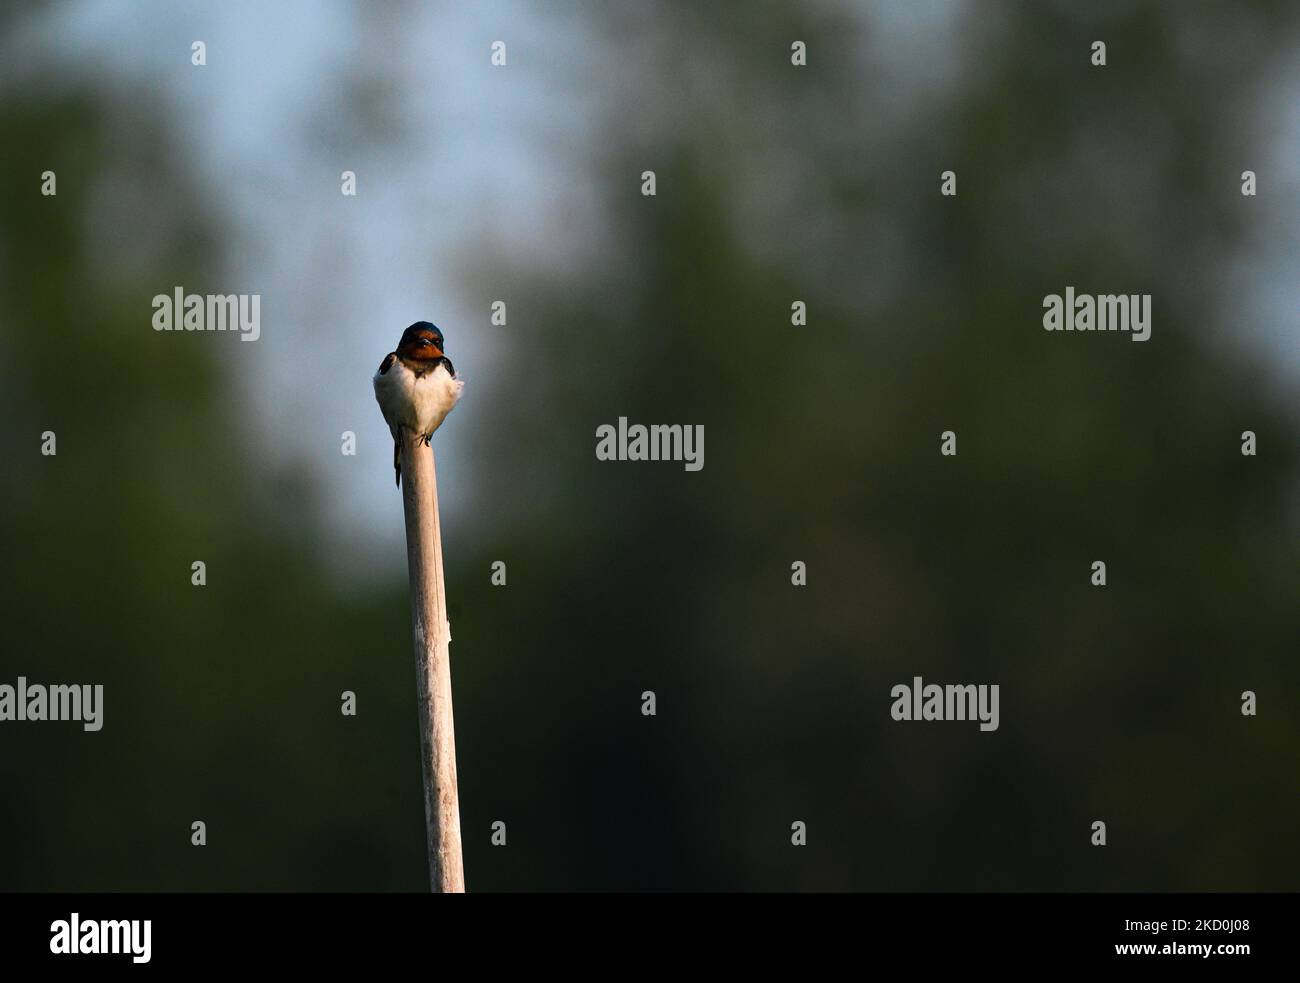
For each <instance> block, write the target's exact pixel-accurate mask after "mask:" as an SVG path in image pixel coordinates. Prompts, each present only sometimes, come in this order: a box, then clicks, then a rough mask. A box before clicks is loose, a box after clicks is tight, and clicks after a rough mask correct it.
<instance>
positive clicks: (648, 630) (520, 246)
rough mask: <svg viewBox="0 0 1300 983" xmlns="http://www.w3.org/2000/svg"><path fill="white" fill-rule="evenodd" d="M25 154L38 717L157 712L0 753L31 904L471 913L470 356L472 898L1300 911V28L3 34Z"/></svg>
mask: <svg viewBox="0 0 1300 983" xmlns="http://www.w3.org/2000/svg"><path fill="white" fill-rule="evenodd" d="M497 40H501V41H504V42H505V43H506V45H507V48H506V50H507V64H506V66H505V67H494V66H492V64H491V62H490V46H491V44H492V42H494V41H497ZM795 40H801V41H804V42H805V43H806V45H807V50H808V59H807V60H808V63H807V66H806V67H801V68H796V67H793V66H792V65H791V63H790V46H791V43H792V42H793V41H795ZM1094 40H1103V41H1105V42H1106V44H1107V48H1108V51H1107V62H1108V63H1107V65H1106V66H1105V67H1104V68H1097V67H1093V66H1092V65H1091V64H1090V61H1089V58H1090V53H1091V52H1090V46H1091V43H1092V42H1093V41H1094ZM194 41H203V42H204V43H205V45H206V49H207V50H206V54H207V64H206V65H205V66H201V67H199V66H194V65H192V64H191V45H192V43H193V42H194ZM0 145H3V147H4V151H3V154H0V188H3V193H2V194H0V419H2V420H3V422H2V423H0V441H2V449H3V458H2V459H3V461H4V465H3V468H0V557H3V559H0V564H3V566H2V567H0V569H3V585H2V589H0V614H2V615H3V623H4V631H3V636H2V639H0V683H8V684H10V685H12V684H14V683H15V682H16V678H17V676H19V675H25V676H27V677H28V679H29V680H30V681H31V682H42V683H73V682H80V683H102V684H103V685H104V687H105V709H104V729H103V730H102V731H101V732H99V733H97V734H88V733H84V732H83V731H82V729H81V728H80V726H79V725H77V724H55V723H46V724H43V725H39V726H38V725H36V724H33V723H17V722H10V723H6V724H3V725H0V889H8V890H163V889H166V890H310V891H314V890H361V891H388V890H423V889H425V888H426V887H427V883H428V882H427V867H426V862H425V856H424V833H423V824H424V817H423V809H422V798H421V788H420V773H419V762H418V744H417V733H416V712H415V702H414V682H415V680H414V657H413V655H412V650H411V644H410V634H409V609H408V604H407V594H406V589H407V588H406V566H405V555H404V551H403V529H402V519H401V515H402V510H401V501H400V496H399V494H398V493H397V492H396V490H395V489H394V488H393V486H392V482H393V479H392V472H391V443H390V440H389V437H388V434H387V431H386V428H385V426H384V424H383V421H382V419H381V417H380V414H379V411H378V409H377V407H376V406H375V404H374V402H373V395H372V392H371V383H370V377H371V375H372V374H373V372H374V371H375V368H376V367H377V365H378V364H379V362H380V360H381V359H382V357H383V356H384V354H385V353H387V352H388V351H390V350H391V349H392V348H393V347H394V346H395V344H396V341H397V338H398V336H399V335H400V333H401V330H402V329H403V328H404V327H405V326H406V325H407V324H409V323H411V322H412V321H415V320H420V319H429V320H432V321H434V322H435V323H437V324H438V325H439V326H440V327H441V328H442V329H443V331H444V332H445V334H446V338H447V349H448V353H449V355H450V356H451V357H452V359H453V360H454V362H455V364H456V367H457V369H458V371H459V373H460V375H461V376H462V377H463V378H464V379H466V380H467V388H466V392H465V398H464V399H463V400H462V402H461V404H460V406H459V408H458V409H457V410H456V412H455V413H454V414H452V416H451V417H450V418H449V419H448V422H447V423H446V425H445V426H444V427H443V428H442V430H441V431H439V433H438V435H437V437H436V438H435V446H436V449H437V453H438V463H439V478H440V482H441V493H442V507H443V526H444V537H445V542H444V546H445V550H446V564H447V574H448V595H449V606H450V616H451V623H452V633H453V638H454V642H453V644H452V648H451V651H452V659H453V661H452V673H453V680H454V685H455V697H456V724H457V740H458V750H459V766H460V781H461V789H460V792H461V811H462V825H463V829H464V834H465V863H466V876H467V881H468V886H469V888H470V890H479V891H482V890H529V891H531V890H623V889H628V890H639V889H652V890H663V889H683V890H1106V889H1118V890H1243V889H1271V890H1295V889H1296V888H1297V887H1298V886H1300V840H1298V839H1297V837H1296V835H1295V831H1296V829H1297V827H1298V826H1300V797H1298V796H1297V795H1296V789H1297V774H1298V770H1300V769H1298V756H1297V751H1298V749H1300V728H1298V726H1297V718H1296V695H1297V693H1298V692H1300V665H1298V663H1297V653H1298V652H1300V617H1298V616H1297V611H1300V603H1298V602H1300V580H1298V578H1297V573H1298V566H1297V551H1296V544H1297V532H1300V509H1298V508H1297V502H1298V501H1300V499H1298V497H1297V488H1298V487H1300V484H1298V478H1300V472H1298V465H1300V457H1298V454H1297V451H1298V448H1300V443H1298V441H1297V437H1298V436H1300V397H1298V393H1300V387H1298V385H1297V384H1298V383H1300V343H1298V340H1297V339H1298V337H1300V336H1298V334H1297V321H1296V312H1297V310H1298V309H1300V277H1298V276H1297V268H1296V257H1297V255H1300V254H1298V253H1297V246H1298V245H1300V241H1298V240H1300V223H1297V202H1298V201H1300V198H1298V197H1297V190H1300V153H1298V152H1297V151H1298V150H1300V8H1297V6H1296V5H1295V4H1290V3H1285V2H1234V3H1226V2H1225V3H1203V4H1186V5H1183V4H1178V5H1175V4H1155V3H1150V4H1133V3H1091V4H1081V3H1064V2H1060V3H1050V2H1045V3H1029V2H982V3H974V2H967V3H960V2H911V0H897V2H887V3H830V2H821V3H803V4H788V3H719V4H698V3H660V4H653V5H650V4H640V3H632V2H625V3H596V2H589V3H554V4H550V3H548V4H537V3H525V2H519V3H490V4H488V3H484V4H455V3H450V2H448V3H415V2H407V3H390V4H383V5H378V4H374V5H372V4H365V3H360V2H357V3H345V2H338V3H329V4H317V3H284V4H274V5H265V4H257V3H252V2H235V3H222V4H215V3H213V4H203V3H200V4H193V5H173V4H167V3H162V2H155V3H139V4H136V3H132V4H127V3H118V2H86V3H66V4H49V5H30V6H27V7H26V8H25V9H24V8H22V7H20V6H19V5H10V6H6V7H4V8H3V12H2V13H0ZM949 169H951V170H954V171H955V172H956V173H957V181H958V185H957V187H958V196H957V197H955V198H946V197H942V196H941V195H940V194H939V185H940V173H941V172H942V171H944V170H949ZM46 170H52V171H54V172H55V173H56V175H57V192H58V193H57V196H55V197H43V196H42V195H41V194H40V193H39V189H40V184H41V174H42V172H43V171H46ZM346 170H350V171H353V172H355V174H356V176H357V192H358V193H357V195H356V197H345V196H343V195H341V194H340V175H341V174H342V172H343V171H346ZM645 170H654V171H655V172H656V175H657V182H658V189H657V190H658V193H657V196H656V197H653V198H646V197H643V196H642V195H641V193H640V188H641V173H642V171H645ZM1243 170H1253V171H1255V172H1256V173H1257V174H1258V182H1259V194H1258V197H1254V198H1249V197H1243V196H1242V194H1241V172H1242V171H1243ZM1067 285H1069V286H1074V287H1075V288H1076V289H1077V290H1078V291H1079V292H1081V293H1083V292H1090V293H1112V292H1114V293H1150V294H1151V295H1152V298H1153V299H1152V307H1153V312H1154V313H1153V330H1152V338H1151V340H1150V341H1149V342H1147V343H1145V344H1133V343H1131V342H1130V341H1129V339H1128V338H1127V337H1125V336H1123V335H1119V334H1117V335H1106V336H1098V335H1058V334H1049V333H1047V332H1045V331H1043V330H1042V327H1041V316H1042V307H1041V302H1042V298H1043V296H1044V295H1045V294H1048V293H1054V292H1055V293H1060V292H1063V291H1064V289H1065V287H1066V286H1067ZM178 286H179V287H183V288H184V289H186V290H187V291H190V292H195V293H248V294H251V293H257V294H260V295H261V319H262V320H261V338H260V340H258V341H256V342H252V343H250V342H241V341H240V340H239V338H238V336H237V335H234V334H224V333H223V334H217V333H211V334H189V333H184V332H173V333H158V332H155V331H154V330H152V328H151V325H150V319H151V316H152V309H151V306H150V302H151V298H152V297H153V296H154V295H155V294H159V293H164V294H170V293H171V292H172V291H173V290H174V289H175V288H176V287H178ZM494 300H503V301H505V302H506V304H507V311H508V322H507V324H505V325H493V324H492V323H491V308H490V305H491V304H492V302H493V301H494ZM795 300H802V301H804V302H806V304H807V309H808V324H807V326H805V327H794V326H791V323H790V307H791V304H792V302H794V301H795ZM619 416H626V417H628V418H629V419H630V420H631V421H633V422H643V423H647V424H649V423H683V424H703V425H704V427H705V432H706V438H707V439H706V442H705V452H706V456H705V467H704V470H703V471H701V472H699V473H688V472H686V471H684V470H683V468H682V467H681V466H680V465H677V464H630V463H623V464H610V463H600V462H597V461H596V460H595V456H594V446H595V436H594V435H595V429H596V427H597V426H599V425H600V424H602V423H614V422H616V421H617V419H618V417H619ZM947 429H952V430H955V431H956V432H957V434H958V441H959V444H958V447H959V454H958V456H957V457H956V458H943V457H941V456H940V454H939V435H940V433H941V431H943V430H947ZM1248 429H1249V430H1253V431H1254V432H1255V433H1256V434H1257V435H1258V446H1259V453H1258V456H1256V457H1253V458H1252V457H1243V456H1242V455H1241V453H1240V443H1241V438H1240V434H1241V432H1242V431H1243V430H1248ZM45 430H53V431H55V432H56V434H57V441H58V444H57V447H58V454H57V456H55V457H44V456H42V455H41V454H40V443H41V437H40V435H41V433H42V432H43V431H45ZM344 431H353V432H354V433H355V434H356V435H357V453H356V455H355V456H345V455H344V454H343V453H341V450H340V448H341V445H342V441H341V434H342V433H343V432H344ZM1097 559H1101V560H1105V561H1106V562H1107V564H1108V568H1109V569H1108V578H1109V579H1108V586H1107V587H1105V588H1104V589H1100V588H1094V587H1093V586H1091V584H1090V581H1089V577H1090V564H1091V563H1092V561H1094V560H1097ZM195 560H203V561H204V562H205V563H206V564H207V571H208V572H207V579H208V582H207V586H206V587H203V588H198V587H194V586H191V583H190V565H191V563H192V562H193V561H195ZM497 560H500V561H503V562H504V563H505V564H506V565H507V571H508V573H507V577H508V580H507V586H505V587H494V586H492V584H491V583H490V575H491V564H492V563H493V562H494V561H497ZM796 560H801V561H804V562H805V563H807V566H808V584H807V586H806V587H803V588H796V587H793V586H791V582H790V569H791V563H792V562H794V561H796ZM914 675H920V676H922V677H923V678H924V679H925V680H926V681H935V682H941V683H943V682H975V683H997V684H999V685H1000V687H1001V726H1000V728H999V729H998V730H997V731H996V732H994V733H989V734H981V733H979V731H978V729H977V727H976V726H975V725H970V724H931V725H929V726H919V725H914V724H903V723H896V722H894V721H893V720H891V718H890V715H889V706H890V702H891V700H890V695H889V692H890V687H891V686H893V685H894V684H895V683H899V682H910V680H911V679H912V677H913V676H914ZM1245 689H1251V690H1254V691H1255V692H1256V693H1257V694H1258V699H1259V715H1258V716H1257V717H1254V718H1251V717H1243V716H1242V714H1241V713H1240V702H1241V700H1240V695H1241V693H1242V691H1243V690H1245ZM344 690H352V691H354V692H355V693H356V694H357V709H358V714H357V716H356V717H344V716H342V715H341V714H340V694H341V693H342V692H343V691H344ZM644 690H653V691H655V693H656V695H657V704H658V714H657V716H655V717H653V718H646V717H643V716H642V715H641V713H640V706H641V699H640V697H641V693H642V692H643V691H644ZM199 819H201V820H203V821H204V822H205V823H206V824H207V828H208V845H207V846H206V847H204V848H202V849H198V848H195V847H192V846H191V845H190V824H191V822H193V821H194V820H199ZM1096 819H1102V820H1104V821H1106V822H1107V824H1108V845H1107V846H1106V848H1105V849H1098V848H1094V847H1092V846H1091V845H1090V843H1089V840H1090V835H1091V823H1092V822H1093V821H1094V820H1096ZM497 820H501V821H504V822H505V823H506V824H507V831H508V846H506V847H505V848H500V847H493V846H491V844H490V834H491V831H490V826H491V824H492V823H493V822H495V821H497ZM794 821H803V822H805V823H806V824H807V829H808V845H807V846H806V847H804V848H801V849H796V848H794V847H792V846H791V844H790V826H791V823H792V822H794Z"/></svg>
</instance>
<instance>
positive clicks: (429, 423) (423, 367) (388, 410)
mask: <svg viewBox="0 0 1300 983" xmlns="http://www.w3.org/2000/svg"><path fill="white" fill-rule="evenodd" d="M374 383H375V399H376V400H378V402H379V409H380V410H382V411H383V414H384V420H385V421H386V422H387V423H388V429H389V430H390V431H391V432H392V434H393V470H394V471H395V472H396V473H397V485H398V487H399V488H400V487H401V485H402V435H401V430H400V428H401V427H406V428H407V429H408V430H411V431H412V432H413V433H415V434H417V435H419V436H420V437H421V438H422V439H423V440H424V442H425V443H426V444H427V443H429V438H430V437H432V436H433V432H434V431H435V430H437V429H438V428H439V427H440V426H442V421H443V420H445V419H446V418H447V414H448V413H450V412H451V408H452V407H453V406H455V405H456V400H458V399H460V391H461V389H463V388H464V387H465V383H463V382H461V381H460V380H459V379H457V378H456V370H455V369H454V368H452V365H451V359H449V358H448V357H447V356H446V354H445V353H444V351H443V340H442V332H441V331H439V330H438V329H437V328H435V327H434V326H433V325H432V324H430V323H429V322H428V321H416V322H415V323H414V324H412V325H411V326H410V327H409V328H407V329H406V330H405V331H403V332H402V340H401V341H399V342H398V343H397V351H395V352H389V353H388V354H387V355H385V356H384V360H383V362H381V363H380V365H379V371H378V372H376V373H375V378H374Z"/></svg>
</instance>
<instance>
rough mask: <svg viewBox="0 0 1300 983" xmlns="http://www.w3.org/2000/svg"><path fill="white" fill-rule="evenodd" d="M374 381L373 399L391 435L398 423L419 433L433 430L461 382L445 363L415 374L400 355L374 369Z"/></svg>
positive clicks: (458, 389)
mask: <svg viewBox="0 0 1300 983" xmlns="http://www.w3.org/2000/svg"><path fill="white" fill-rule="evenodd" d="M374 383H375V399H377V400H378V401H379V408H380V410H382V411H383V414H384V419H385V420H387V421H388V426H389V428H390V429H392V431H393V436H394V437H396V436H397V427H398V426H404V427H407V428H409V429H411V430H414V431H415V432H416V433H419V434H421V435H422V436H428V435H429V434H431V433H433V432H434V431H435V430H437V429H438V427H440V426H442V421H443V420H445V419H446V418H447V414H448V413H450V412H451V408H452V407H453V406H455V405H456V400H458V399H460V391H461V389H463V388H464V386H465V383H463V382H461V381H460V380H459V379H453V378H452V377H451V373H450V372H448V371H447V367H446V366H445V365H439V366H438V367H437V368H436V369H434V370H433V371H432V372H426V373H424V374H423V375H419V376H417V375H416V374H415V373H414V372H413V371H411V370H410V369H409V368H407V367H406V365H405V363H404V362H402V360H401V359H400V358H399V359H395V360H394V361H393V364H392V366H391V367H390V368H389V369H388V371H387V372H385V373H382V374H381V373H379V372H376V373H375V378H374Z"/></svg>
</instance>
